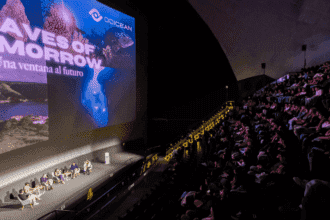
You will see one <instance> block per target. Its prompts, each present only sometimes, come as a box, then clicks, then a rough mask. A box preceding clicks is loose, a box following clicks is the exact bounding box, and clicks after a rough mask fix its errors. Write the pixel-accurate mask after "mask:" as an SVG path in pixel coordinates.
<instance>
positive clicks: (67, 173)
mask: <svg viewBox="0 0 330 220" xmlns="http://www.w3.org/2000/svg"><path fill="white" fill-rule="evenodd" d="M63 174H64V176H69V175H71V176H72V172H71V170H70V169H68V168H65V169H64V170H63Z"/></svg>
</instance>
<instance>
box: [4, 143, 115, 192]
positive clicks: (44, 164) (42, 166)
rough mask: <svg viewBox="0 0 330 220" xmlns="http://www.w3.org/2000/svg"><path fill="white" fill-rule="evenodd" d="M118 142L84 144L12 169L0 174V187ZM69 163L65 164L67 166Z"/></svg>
mask: <svg viewBox="0 0 330 220" xmlns="http://www.w3.org/2000/svg"><path fill="white" fill-rule="evenodd" d="M119 144H120V141H119V139H115V140H111V141H107V142H103V143H96V144H94V146H91V145H88V146H85V147H82V148H78V149H75V150H72V151H68V152H66V153H62V154H60V155H57V156H55V157H54V158H52V159H46V160H44V161H41V162H39V163H37V164H33V165H31V166H28V167H24V168H21V169H19V170H17V171H14V172H13V173H8V174H4V175H1V174H0V178H1V180H0V188H3V187H5V186H7V185H9V184H12V183H14V182H16V181H19V180H21V179H24V178H26V177H29V176H31V175H34V174H36V173H38V172H41V171H43V170H46V169H48V168H50V167H53V166H56V165H57V164H61V163H63V162H66V161H69V160H72V159H74V158H77V157H80V156H83V155H86V154H89V153H92V152H95V151H98V150H102V149H105V148H108V147H112V146H116V145H119ZM72 162H74V161H70V164H71V163H72ZM70 164H67V166H68V165H70ZM34 178H37V179H40V178H41V175H40V177H39V176H38V177H33V179H34Z"/></svg>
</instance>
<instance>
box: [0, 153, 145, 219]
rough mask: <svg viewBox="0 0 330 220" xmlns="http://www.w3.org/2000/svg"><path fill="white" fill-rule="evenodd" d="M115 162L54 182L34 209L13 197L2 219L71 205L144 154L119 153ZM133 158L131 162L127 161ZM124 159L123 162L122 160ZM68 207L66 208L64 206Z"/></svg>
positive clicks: (33, 216)
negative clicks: (90, 171) (58, 182)
mask: <svg viewBox="0 0 330 220" xmlns="http://www.w3.org/2000/svg"><path fill="white" fill-rule="evenodd" d="M116 157H117V158H120V159H118V160H116V161H115V162H112V163H111V164H110V165H106V164H102V163H93V172H92V173H91V174H90V175H84V174H80V176H78V177H77V178H75V179H70V180H68V181H66V182H65V184H53V187H54V190H50V191H46V192H45V193H44V194H43V195H42V196H41V197H40V198H41V201H38V203H39V205H35V206H34V208H33V209H32V208H31V206H30V205H26V206H25V207H24V209H23V211H22V205H21V204H20V202H19V201H18V200H15V199H12V200H11V202H10V203H3V204H2V206H1V207H0V219H1V220H11V219H13V220H19V219H22V220H29V219H31V220H35V219H38V218H40V217H42V216H44V215H46V214H47V213H49V212H51V211H53V210H55V209H59V208H60V207H61V206H63V205H65V206H69V205H71V204H72V203H73V202H74V201H76V199H78V198H80V197H81V196H84V195H86V199H87V193H88V190H89V189H90V188H92V189H94V188H95V187H96V186H98V185H100V184H102V183H103V182H105V181H108V180H109V178H110V174H115V173H117V172H118V171H120V170H121V169H122V168H124V167H126V166H127V165H129V164H133V163H135V162H136V161H138V160H140V159H142V158H143V157H142V156H139V155H136V154H131V153H125V152H122V153H117V154H116ZM128 159H131V160H130V161H129V162H125V161H127V160H128ZM121 161H122V162H121ZM64 209H66V208H64Z"/></svg>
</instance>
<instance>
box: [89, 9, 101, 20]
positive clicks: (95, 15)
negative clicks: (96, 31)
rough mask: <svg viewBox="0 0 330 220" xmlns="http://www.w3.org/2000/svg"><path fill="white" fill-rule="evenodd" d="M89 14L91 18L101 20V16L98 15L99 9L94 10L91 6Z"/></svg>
mask: <svg viewBox="0 0 330 220" xmlns="http://www.w3.org/2000/svg"><path fill="white" fill-rule="evenodd" d="M89 14H90V15H91V16H92V18H93V19H94V21H96V22H99V21H101V20H102V18H103V17H102V16H101V15H100V13H99V11H98V10H96V9H95V8H93V9H92V10H90V12H89Z"/></svg>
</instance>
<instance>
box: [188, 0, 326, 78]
mask: <svg viewBox="0 0 330 220" xmlns="http://www.w3.org/2000/svg"><path fill="white" fill-rule="evenodd" d="M188 1H189V3H190V4H191V5H192V6H193V8H194V9H195V10H196V11H197V12H198V14H199V15H200V16H201V17H202V19H203V20H204V21H205V22H206V23H207V25H208V26H209V28H210V29H211V31H212V32H213V34H214V35H215V37H216V38H217V39H218V41H219V43H220V45H221V47H222V49H223V51H224V52H225V54H226V55H227V58H228V60H229V62H230V65H231V66H232V69H233V71H234V73H235V76H236V78H237V80H238V81H239V80H241V79H245V78H248V77H252V76H256V75H260V74H262V70H261V63H266V75H268V76H270V77H272V78H279V77H280V76H282V75H283V74H285V73H287V72H292V71H297V70H300V69H301V68H302V67H303V63H304V61H303V59H304V53H303V52H302V45H303V44H306V45H307V51H306V61H307V67H308V66H313V65H317V64H320V63H322V62H325V61H328V60H330V1H329V0H188Z"/></svg>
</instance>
